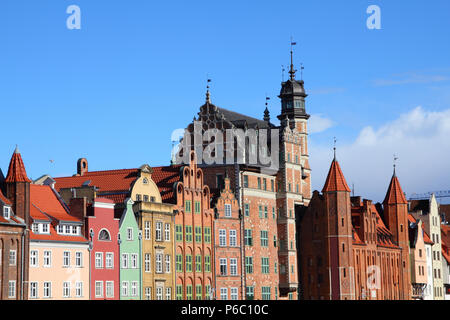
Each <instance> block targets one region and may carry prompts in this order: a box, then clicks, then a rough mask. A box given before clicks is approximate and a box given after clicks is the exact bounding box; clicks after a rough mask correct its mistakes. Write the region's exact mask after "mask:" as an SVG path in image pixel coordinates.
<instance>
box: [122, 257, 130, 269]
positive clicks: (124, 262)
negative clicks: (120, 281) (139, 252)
mask: <svg viewBox="0 0 450 320" xmlns="http://www.w3.org/2000/svg"><path fill="white" fill-rule="evenodd" d="M128 260H129V258H128V253H122V269H128V265H129V261H128Z"/></svg>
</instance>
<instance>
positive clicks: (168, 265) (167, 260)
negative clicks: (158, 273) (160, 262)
mask: <svg viewBox="0 0 450 320" xmlns="http://www.w3.org/2000/svg"><path fill="white" fill-rule="evenodd" d="M164 261H165V263H164V266H165V270H166V273H170V255H169V254H166V255H165V260H164Z"/></svg>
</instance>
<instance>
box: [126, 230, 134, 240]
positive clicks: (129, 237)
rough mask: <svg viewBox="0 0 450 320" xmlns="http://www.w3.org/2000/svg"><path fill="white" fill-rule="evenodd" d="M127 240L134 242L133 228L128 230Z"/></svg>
mask: <svg viewBox="0 0 450 320" xmlns="http://www.w3.org/2000/svg"><path fill="white" fill-rule="evenodd" d="M127 240H128V241H132V240H133V228H127Z"/></svg>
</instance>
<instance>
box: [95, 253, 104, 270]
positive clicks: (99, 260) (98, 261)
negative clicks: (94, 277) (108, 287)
mask: <svg viewBox="0 0 450 320" xmlns="http://www.w3.org/2000/svg"><path fill="white" fill-rule="evenodd" d="M95 269H103V252H96V253H95Z"/></svg>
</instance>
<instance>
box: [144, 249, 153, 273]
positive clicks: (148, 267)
mask: <svg viewBox="0 0 450 320" xmlns="http://www.w3.org/2000/svg"><path fill="white" fill-rule="evenodd" d="M144 270H145V272H152V255H151V254H150V253H146V254H145V255H144Z"/></svg>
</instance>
